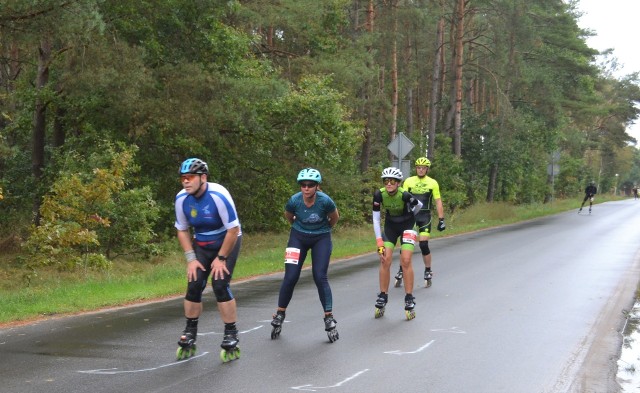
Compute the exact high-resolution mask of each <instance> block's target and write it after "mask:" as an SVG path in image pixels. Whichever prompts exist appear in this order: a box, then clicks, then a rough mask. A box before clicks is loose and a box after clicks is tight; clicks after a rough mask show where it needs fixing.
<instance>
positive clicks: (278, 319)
mask: <svg viewBox="0 0 640 393" xmlns="http://www.w3.org/2000/svg"><path fill="white" fill-rule="evenodd" d="M284 316H285V313H284V311H281V310H278V311H276V313H275V314H274V315H273V321H271V326H273V329H272V330H271V339H272V340H274V339H276V338H278V337H279V336H280V332H281V331H282V324H283V323H284Z"/></svg>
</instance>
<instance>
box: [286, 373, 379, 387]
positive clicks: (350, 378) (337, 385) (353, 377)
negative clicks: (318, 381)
mask: <svg viewBox="0 0 640 393" xmlns="http://www.w3.org/2000/svg"><path fill="white" fill-rule="evenodd" d="M367 371H369V369H368V368H365V369H364V370H362V371H358V372H357V373H355V374H353V375H352V376H350V377H349V378H347V379H345V380H344V381H341V382H338V383H337V384H335V385H331V386H313V385H310V384H308V385H302V386H293V387H291V389H294V390H305V391H308V392H315V391H316V390H318V389H331V388H337V387H340V386H342V385H343V384H345V383H347V382H349V381H351V380H352V379H355V378H357V377H359V376H360V375H361V374H364V373H365V372H367Z"/></svg>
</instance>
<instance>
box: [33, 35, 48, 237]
mask: <svg viewBox="0 0 640 393" xmlns="http://www.w3.org/2000/svg"><path fill="white" fill-rule="evenodd" d="M50 59H51V41H50V40H49V39H48V38H45V39H43V40H42V41H41V42H40V47H39V48H38V74H37V76H36V88H37V89H38V90H42V89H44V88H45V86H46V85H47V83H49V60H50ZM47 104H48V103H47V102H45V101H44V100H43V99H42V97H41V96H39V95H38V96H37V97H36V102H35V110H34V114H33V134H32V152H31V172H32V174H33V177H34V179H35V183H36V184H37V183H39V182H40V180H41V178H42V169H43V168H44V148H45V131H46V113H47ZM39 211H40V195H39V193H36V195H35V197H34V201H33V216H34V223H35V224H36V225H38V224H39V222H40V216H39Z"/></svg>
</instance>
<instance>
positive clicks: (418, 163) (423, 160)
mask: <svg viewBox="0 0 640 393" xmlns="http://www.w3.org/2000/svg"><path fill="white" fill-rule="evenodd" d="M416 166H426V167H431V161H429V159H428V158H427V157H420V158H418V159H417V160H416Z"/></svg>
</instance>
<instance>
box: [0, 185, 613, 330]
mask: <svg viewBox="0 0 640 393" xmlns="http://www.w3.org/2000/svg"><path fill="white" fill-rule="evenodd" d="M614 199H621V198H615V197H613V196H607V195H602V196H600V198H598V202H605V201H608V200H614ZM579 203H580V201H578V202H576V199H571V200H555V201H554V202H553V203H548V204H532V205H520V206H513V205H509V204H506V203H490V204H488V203H481V204H477V205H474V206H472V207H470V208H468V209H466V210H464V211H460V212H456V213H454V214H451V215H450V216H448V217H447V219H446V224H447V229H446V231H445V232H438V231H436V230H435V228H434V230H433V232H432V239H436V238H438V237H442V236H451V235H455V234H460V233H466V232H472V231H475V230H480V229H485V228H489V227H495V226H500V225H506V224H512V223H515V222H519V221H524V220H529V219H533V218H537V217H542V216H546V215H551V214H556V213H559V212H563V211H567V210H572V209H577V207H578V206H579ZM287 239H288V233H279V234H270V233H260V234H252V233H245V234H244V237H243V244H242V250H241V253H240V259H239V261H238V264H237V265H236V270H235V272H234V280H235V281H237V280H242V279H247V278H250V277H255V276H259V275H264V274H269V273H275V272H281V271H282V270H283V263H282V260H283V256H284V248H285V246H286V243H287ZM333 242H334V247H333V254H332V260H335V259H341V258H347V257H352V256H356V255H362V254H367V253H372V252H373V250H374V249H375V247H374V245H375V242H374V239H373V229H372V227H371V225H370V224H367V225H362V226H359V227H342V226H340V225H338V227H337V228H336V230H335V231H334V234H333ZM167 247H168V249H169V250H170V251H169V252H168V253H167V254H166V255H164V256H162V257H153V258H151V259H148V260H136V259H130V258H128V259H125V258H122V259H118V260H115V261H114V263H113V268H112V269H111V270H109V271H95V270H90V269H79V270H75V271H72V272H60V271H57V270H56V269H53V268H41V269H40V270H38V271H37V272H36V273H35V274H32V275H31V276H30V279H29V280H27V279H25V277H26V276H27V273H29V272H28V271H26V270H25V269H24V268H22V267H21V266H20V265H19V264H18V263H17V262H16V261H15V256H16V255H15V253H14V254H11V253H3V254H2V255H0V299H1V300H2V301H1V302H0V324H8V323H15V322H26V321H33V320H37V319H40V318H46V317H51V316H55V315H65V314H73V313H79V312H87V311H93V310H98V309H101V308H107V307H116V306H122V305H127V304H132V303H137V302H141V301H149V300H157V299H162V298H167V297H174V296H181V295H182V294H183V293H184V291H185V288H186V286H185V267H184V261H183V256H182V252H181V250H179V247H178V245H177V241H172V242H170V243H169V244H168V245H167ZM307 265H308V263H307Z"/></svg>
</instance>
